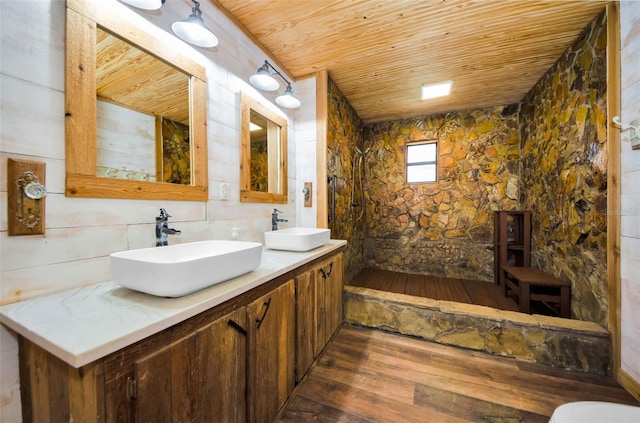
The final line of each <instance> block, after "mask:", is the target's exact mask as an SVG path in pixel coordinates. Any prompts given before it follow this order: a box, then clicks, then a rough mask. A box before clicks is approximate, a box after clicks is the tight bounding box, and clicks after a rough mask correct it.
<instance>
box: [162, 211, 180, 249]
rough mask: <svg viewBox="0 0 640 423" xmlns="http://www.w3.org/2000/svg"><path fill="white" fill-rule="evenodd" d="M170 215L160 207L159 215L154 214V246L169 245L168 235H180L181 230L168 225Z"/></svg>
mask: <svg viewBox="0 0 640 423" xmlns="http://www.w3.org/2000/svg"><path fill="white" fill-rule="evenodd" d="M170 217H171V215H170V214H169V213H167V211H166V210H165V209H160V215H159V216H156V247H162V246H163V245H169V235H180V234H181V233H182V231H179V230H177V229H173V228H170V227H169V218H170Z"/></svg>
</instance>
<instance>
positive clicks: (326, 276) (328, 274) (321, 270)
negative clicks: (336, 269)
mask: <svg viewBox="0 0 640 423" xmlns="http://www.w3.org/2000/svg"><path fill="white" fill-rule="evenodd" d="M332 271H333V262H331V264H329V271H328V272H325V271H324V269H323V268H320V273H322V279H327V278H328V277H329V276H331V272H332Z"/></svg>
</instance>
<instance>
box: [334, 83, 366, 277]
mask: <svg viewBox="0 0 640 423" xmlns="http://www.w3.org/2000/svg"><path fill="white" fill-rule="evenodd" d="M328 90H329V92H328V97H329V101H328V125H327V148H328V155H327V172H328V175H329V176H330V177H331V176H335V178H336V183H335V185H336V193H335V198H336V202H335V205H336V208H335V219H334V220H333V221H329V228H330V229H331V237H332V238H337V239H344V240H347V241H348V244H347V247H346V249H345V254H344V256H345V281H346V282H349V281H351V279H352V278H353V276H355V275H356V274H358V272H360V270H362V268H363V259H362V257H363V254H362V250H363V247H362V246H363V240H364V221H365V220H364V216H363V218H362V219H360V220H357V219H356V218H357V217H358V216H359V215H360V210H361V209H360V207H362V205H359V206H358V207H351V195H352V192H353V190H354V189H358V190H359V187H358V186H357V184H354V182H353V181H352V171H353V159H354V157H355V152H356V147H360V148H361V147H362V128H363V125H362V121H361V120H360V118H359V117H358V114H357V113H356V112H355V110H354V109H353V107H351V105H350V104H349V102H348V101H347V99H346V98H345V97H344V95H342V93H341V92H340V90H339V89H338V87H337V86H336V84H335V83H334V82H333V81H332V80H331V78H329V84H328ZM357 193H358V194H359V191H357ZM328 210H329V212H331V184H329V207H328Z"/></svg>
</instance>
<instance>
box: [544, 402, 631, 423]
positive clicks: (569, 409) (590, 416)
mask: <svg viewBox="0 0 640 423" xmlns="http://www.w3.org/2000/svg"><path fill="white" fill-rule="evenodd" d="M627 422H628V423H639V422H640V407H634V406H633V405H624V404H614V403H611V402H600V401H579V402H570V403H567V404H563V405H561V406H559V407H558V408H556V409H555V411H554V412H553V414H552V415H551V420H549V423H627Z"/></svg>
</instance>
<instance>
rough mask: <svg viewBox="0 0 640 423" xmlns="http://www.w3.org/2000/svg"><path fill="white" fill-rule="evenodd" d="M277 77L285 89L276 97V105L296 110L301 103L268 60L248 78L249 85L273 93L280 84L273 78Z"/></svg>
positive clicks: (287, 82) (289, 84) (288, 83)
mask: <svg viewBox="0 0 640 423" xmlns="http://www.w3.org/2000/svg"><path fill="white" fill-rule="evenodd" d="M269 68H271V69H273V73H271V72H270V71H269ZM276 76H279V77H280V78H282V80H283V81H284V82H285V83H286V84H287V88H286V89H285V90H284V92H283V93H282V94H280V95H279V96H278V97H276V103H278V105H280V106H282V107H284V108H286V109H296V108H298V107H300V106H301V105H302V102H301V101H300V100H299V99H298V97H296V96H295V95H294V94H293V89H292V88H291V83H290V82H289V81H288V80H287V78H285V77H284V76H282V74H281V73H280V71H278V70H277V69H276V68H274V67H273V65H272V64H271V63H269V61H268V60H265V61H264V65H262V66H260V68H258V71H257V72H256V73H255V74H254V75H251V76H250V77H249V82H250V83H251V85H253V86H254V87H256V88H257V89H259V90H263V91H275V90H277V89H278V88H280V83H279V82H278V80H277V79H276V78H275V77H276Z"/></svg>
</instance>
